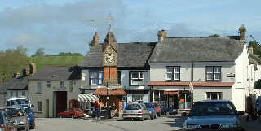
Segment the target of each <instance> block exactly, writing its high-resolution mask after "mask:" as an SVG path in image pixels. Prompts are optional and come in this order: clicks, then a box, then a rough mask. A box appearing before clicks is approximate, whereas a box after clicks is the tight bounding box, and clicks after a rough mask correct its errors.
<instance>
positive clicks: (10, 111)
mask: <svg viewBox="0 0 261 131" xmlns="http://www.w3.org/2000/svg"><path fill="white" fill-rule="evenodd" d="M18 112H19V110H18V109H16V108H6V114H7V115H8V116H16V115H17V114H18Z"/></svg>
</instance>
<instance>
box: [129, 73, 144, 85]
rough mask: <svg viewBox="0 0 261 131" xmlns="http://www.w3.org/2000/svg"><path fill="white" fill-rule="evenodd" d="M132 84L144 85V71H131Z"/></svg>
mask: <svg viewBox="0 0 261 131" xmlns="http://www.w3.org/2000/svg"><path fill="white" fill-rule="evenodd" d="M130 85H133V86H134V85H135V86H137V85H144V72H141V71H140V72H139V71H133V72H130Z"/></svg>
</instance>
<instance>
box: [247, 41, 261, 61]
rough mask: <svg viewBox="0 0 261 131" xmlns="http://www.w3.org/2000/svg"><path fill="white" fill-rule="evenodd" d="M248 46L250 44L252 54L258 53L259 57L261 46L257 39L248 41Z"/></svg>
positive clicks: (260, 55)
mask: <svg viewBox="0 0 261 131" xmlns="http://www.w3.org/2000/svg"><path fill="white" fill-rule="evenodd" d="M249 46H252V47H253V49H254V54H255V55H258V57H259V58H261V46H260V44H259V43H258V42H257V41H255V40H254V41H249Z"/></svg>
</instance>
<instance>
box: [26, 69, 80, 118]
mask: <svg viewBox="0 0 261 131" xmlns="http://www.w3.org/2000/svg"><path fill="white" fill-rule="evenodd" d="M80 87H81V79H80V70H78V67H47V68H44V69H42V70H41V71H39V72H37V73H35V74H34V75H33V76H32V77H31V78H30V80H29V88H28V89H29V90H28V92H29V98H30V100H31V102H32V104H33V105H34V109H33V110H34V111H35V112H36V116H37V117H57V114H58V113H59V112H63V111H65V110H67V109H68V108H70V101H71V100H77V99H78V94H80Z"/></svg>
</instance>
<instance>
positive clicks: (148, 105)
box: [144, 103, 154, 108]
mask: <svg viewBox="0 0 261 131" xmlns="http://www.w3.org/2000/svg"><path fill="white" fill-rule="evenodd" d="M144 104H145V106H146V107H147V108H154V105H153V104H152V103H144Z"/></svg>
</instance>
